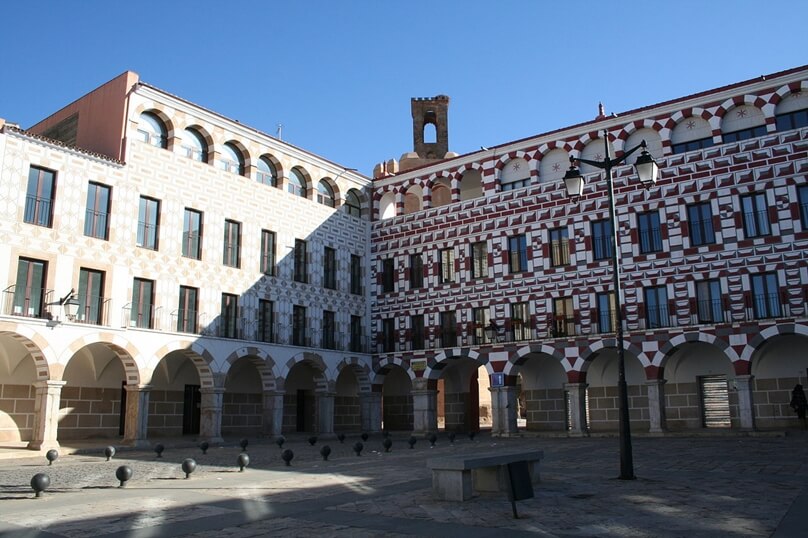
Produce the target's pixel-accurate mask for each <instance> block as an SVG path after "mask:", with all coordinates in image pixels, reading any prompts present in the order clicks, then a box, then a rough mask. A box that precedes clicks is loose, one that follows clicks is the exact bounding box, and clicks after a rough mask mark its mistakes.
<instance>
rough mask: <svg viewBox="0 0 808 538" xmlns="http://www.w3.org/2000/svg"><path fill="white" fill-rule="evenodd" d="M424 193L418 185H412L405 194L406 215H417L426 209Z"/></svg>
mask: <svg viewBox="0 0 808 538" xmlns="http://www.w3.org/2000/svg"><path fill="white" fill-rule="evenodd" d="M423 199H424V193H423V191H422V190H421V187H419V186H418V185H412V186H411V187H410V188H409V189H407V192H406V194H404V214H405V215H406V214H408V213H415V212H416V211H421V209H423V208H424V205H423Z"/></svg>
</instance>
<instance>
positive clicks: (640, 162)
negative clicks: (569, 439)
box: [564, 131, 659, 480]
mask: <svg viewBox="0 0 808 538" xmlns="http://www.w3.org/2000/svg"><path fill="white" fill-rule="evenodd" d="M603 145H604V147H605V157H604V158H603V160H602V161H590V160H588V159H580V158H579V159H576V158H574V157H570V169H569V170H567V173H566V174H565V175H564V184H565V185H566V187H567V194H569V195H570V196H580V195H581V194H582V193H583V189H584V178H583V176H582V175H581V172H580V171H579V170H578V169H577V168H575V165H574V162H575V161H578V162H581V163H584V164H588V165H590V166H594V167H595V168H599V169H601V170H605V171H606V189H607V191H608V193H609V224H610V225H611V228H612V245H611V246H612V278H613V286H614V308H615V316H614V319H615V325H616V327H615V340H616V341H615V345H616V346H617V368H618V381H617V392H618V398H619V400H618V405H619V411H620V412H619V425H620V426H619V428H620V429H619V437H620V479H621V480H633V479H634V478H635V477H634V456H633V455H632V450H631V424H630V419H629V412H628V386H627V385H626V361H625V351H624V349H623V312H622V307H621V300H620V295H621V289H620V236H619V235H618V233H617V232H618V230H617V216H616V213H615V208H614V187H613V185H612V168H613V167H614V166H616V165H618V164H621V163H623V162H624V161H625V160H626V159H627V158H628V157H629V155H631V154H632V153H634V152H635V151H637V150H638V149H640V148H642V153H641V154H640V156H639V157H638V158H637V162H636V163H635V165H634V167H635V168H636V169H637V175H638V176H639V178H640V181H641V182H642V183H643V185H645V186H646V188H648V187H651V186H653V185H654V184H655V183H656V179H657V175H658V173H659V167H658V166H657V163H656V162H655V161H654V159H653V157H651V155H650V154H649V153H648V150H647V147H646V144H645V140H643V141H642V143H641V144H640V145H639V146H635V147H633V148H631V149H630V150H628V151H626V152H625V153H623V155H622V156H620V157H616V158H614V159H613V158H611V157H610V154H609V137H608V135H607V133H606V132H605V131H604V132H603Z"/></svg>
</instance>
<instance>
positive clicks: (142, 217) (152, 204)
mask: <svg viewBox="0 0 808 538" xmlns="http://www.w3.org/2000/svg"><path fill="white" fill-rule="evenodd" d="M159 229H160V202H159V201H158V200H155V199H153V198H147V197H145V196H141V197H140V208H139V209H138V217H137V246H139V247H143V248H148V249H151V250H157V238H158V235H159V234H158V232H159Z"/></svg>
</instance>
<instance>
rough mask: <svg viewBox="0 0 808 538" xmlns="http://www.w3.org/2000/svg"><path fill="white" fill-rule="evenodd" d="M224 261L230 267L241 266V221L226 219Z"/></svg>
mask: <svg viewBox="0 0 808 538" xmlns="http://www.w3.org/2000/svg"><path fill="white" fill-rule="evenodd" d="M222 263H223V264H224V265H227V266H228V267H240V266H241V223H240V222H236V221H234V220H229V219H228V220H225V221H224V250H223V252H222Z"/></svg>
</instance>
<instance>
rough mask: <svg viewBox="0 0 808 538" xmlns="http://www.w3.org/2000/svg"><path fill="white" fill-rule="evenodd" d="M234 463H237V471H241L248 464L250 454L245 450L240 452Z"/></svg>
mask: <svg viewBox="0 0 808 538" xmlns="http://www.w3.org/2000/svg"><path fill="white" fill-rule="evenodd" d="M236 463H237V464H238V472H240V473H243V472H244V468H245V467H246V466H248V465H249V464H250V456H248V455H247V453H246V452H242V453H241V454H239V455H238V458H236Z"/></svg>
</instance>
